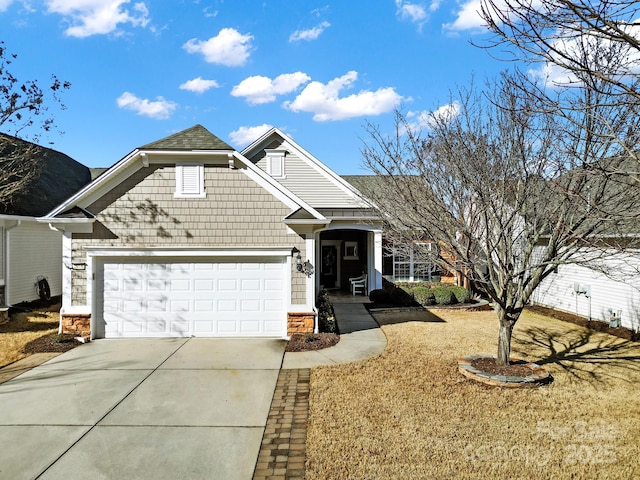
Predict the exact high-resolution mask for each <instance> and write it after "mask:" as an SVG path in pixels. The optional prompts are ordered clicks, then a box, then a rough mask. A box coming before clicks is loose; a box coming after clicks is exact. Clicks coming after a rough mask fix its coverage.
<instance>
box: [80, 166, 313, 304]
mask: <svg viewBox="0 0 640 480" xmlns="http://www.w3.org/2000/svg"><path fill="white" fill-rule="evenodd" d="M205 190H206V193H207V196H206V198H202V199H200V198H174V192H175V167H174V166H173V165H171V166H155V165H153V166H150V167H147V168H142V169H141V170H139V171H138V172H137V173H135V174H134V175H132V176H131V177H129V178H128V179H127V180H126V181H125V182H123V183H122V184H120V185H118V186H117V187H116V188H114V189H113V190H111V191H110V192H109V193H107V194H106V195H104V196H103V197H102V198H101V199H99V200H98V201H96V202H95V203H93V204H92V205H90V206H89V207H88V208H87V210H89V211H90V212H92V213H94V214H95V215H96V217H97V220H96V222H95V224H94V233H93V234H74V235H73V261H74V262H84V261H86V254H85V248H86V247H88V246H92V247H101V246H105V247H106V246H117V247H131V248H142V247H163V246H167V247H168V246H172V247H179V246H184V247H194V246H198V247H248V248H251V247H260V246H263V247H264V246H279V247H291V248H293V247H296V248H297V249H299V250H300V251H301V252H302V255H303V256H305V243H304V238H302V237H301V236H300V235H298V234H294V233H289V231H288V229H287V227H286V225H285V224H284V223H283V221H282V219H283V217H285V216H286V215H288V214H289V213H291V209H289V208H288V207H287V206H286V205H284V204H282V203H281V202H280V201H279V200H277V199H276V198H274V197H273V196H272V195H271V194H270V193H269V192H267V191H266V190H265V189H263V188H262V187H260V186H259V185H257V184H256V183H255V182H253V180H251V179H250V178H248V177H247V176H246V175H245V174H244V173H243V172H242V171H241V170H232V169H229V168H228V167H226V166H224V167H223V166H209V165H207V166H205ZM292 269H293V270H295V265H292ZM72 282H73V286H72V304H73V305H86V304H87V298H86V276H85V272H84V271H76V270H74V271H73V277H72ZM292 283H293V284H292V287H291V288H292V299H291V303H292V304H304V303H305V276H304V275H301V274H300V273H298V272H295V271H293V272H292Z"/></svg>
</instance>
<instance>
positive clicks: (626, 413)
mask: <svg viewBox="0 0 640 480" xmlns="http://www.w3.org/2000/svg"><path fill="white" fill-rule="evenodd" d="M434 313H436V314H437V315H438V317H440V320H444V322H442V321H440V322H424V321H422V322H420V321H409V322H403V321H402V318H401V317H399V315H402V314H401V313H400V314H399V313H396V314H392V315H384V316H383V315H380V318H379V319H380V320H381V323H384V324H385V325H384V326H383V327H382V328H383V331H384V333H385V335H386V336H387V340H388V346H387V349H386V350H385V352H384V353H383V354H382V355H380V356H379V357H376V358H372V359H369V360H365V361H362V362H357V363H353V364H346V365H338V366H333V367H319V368H316V369H313V370H312V376H311V393H310V417H309V426H308V436H307V465H306V467H307V476H306V478H307V479H309V480H311V479H314V480H315V479H458V478H469V479H497V478H499V479H569V478H571V479H625V480H626V479H637V478H640V467H639V466H638V464H639V463H640V397H639V396H638V391H639V386H640V345H639V344H637V343H632V342H629V341H625V340H622V339H619V338H617V337H612V336H609V335H607V334H602V333H596V332H591V331H588V330H586V329H584V328H582V327H579V326H576V325H573V324H570V323H564V322H560V321H558V320H555V319H551V318H549V317H544V316H542V315H539V314H535V313H531V312H525V313H524V314H523V317H522V318H521V320H520V321H519V322H518V324H517V325H516V330H515V332H514V340H513V349H512V351H513V355H514V356H517V357H519V358H523V359H526V360H530V361H531V360H532V361H536V362H537V363H539V364H542V365H543V366H544V368H546V369H547V370H548V371H549V372H550V373H551V374H552V375H553V377H554V381H553V382H552V383H551V384H549V385H547V386H544V387H539V388H533V389H506V388H499V387H489V386H485V385H483V384H479V383H477V382H474V381H473V380H468V379H466V378H465V377H463V376H462V375H460V374H459V373H458V371H457V363H456V359H457V357H460V356H464V355H467V354H473V353H491V354H493V353H495V350H496V342H497V328H498V324H497V319H496V317H495V314H494V313H493V312H491V311H489V312H460V311H454V310H448V311H442V310H438V311H434ZM432 319H433V320H438V318H433V317H432ZM414 320H415V318H414Z"/></svg>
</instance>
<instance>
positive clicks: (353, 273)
mask: <svg viewBox="0 0 640 480" xmlns="http://www.w3.org/2000/svg"><path fill="white" fill-rule="evenodd" d="M316 265H317V266H318V269H317V272H316V288H317V290H318V291H320V290H321V289H323V288H324V289H327V290H329V291H330V292H344V293H348V294H353V291H352V288H351V283H350V282H349V279H350V278H354V277H361V276H363V275H366V282H365V285H364V289H363V290H360V292H358V293H360V294H363V295H368V294H369V292H370V291H371V290H374V289H377V288H382V231H381V230H378V229H376V228H374V227H372V226H369V225H349V226H340V225H333V224H332V225H330V226H329V228H328V229H326V230H323V231H321V232H319V233H317V238H316Z"/></svg>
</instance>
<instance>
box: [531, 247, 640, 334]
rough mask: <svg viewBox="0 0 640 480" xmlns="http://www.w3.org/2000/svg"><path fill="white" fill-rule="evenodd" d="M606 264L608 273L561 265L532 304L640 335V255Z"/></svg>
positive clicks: (539, 290)
mask: <svg viewBox="0 0 640 480" xmlns="http://www.w3.org/2000/svg"><path fill="white" fill-rule="evenodd" d="M604 262H605V265H601V266H604V267H606V268H604V269H603V268H589V267H588V266H586V265H574V264H567V265H558V267H557V268H556V269H555V270H554V272H553V273H551V274H550V275H549V276H548V277H547V278H545V279H544V280H543V281H542V283H541V284H540V286H539V287H538V288H537V289H536V290H535V291H534V293H533V295H532V297H531V302H532V303H533V304H534V305H541V306H545V307H550V308H554V309H556V310H562V311H566V312H570V313H574V314H576V315H579V316H582V317H585V318H588V319H590V320H599V321H601V322H606V323H609V324H610V325H611V326H616V327H617V326H622V327H625V328H628V329H631V330H634V331H640V254H639V253H636V254H620V255H618V256H613V257H610V258H607V259H606V260H604ZM605 272H608V273H605Z"/></svg>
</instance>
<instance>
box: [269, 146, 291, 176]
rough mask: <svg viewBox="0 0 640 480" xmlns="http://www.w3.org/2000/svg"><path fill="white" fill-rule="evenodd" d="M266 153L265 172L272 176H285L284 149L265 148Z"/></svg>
mask: <svg viewBox="0 0 640 480" xmlns="http://www.w3.org/2000/svg"><path fill="white" fill-rule="evenodd" d="M265 152H266V153H267V173H268V174H269V175H271V176H272V177H273V178H285V177H286V175H285V170H284V157H285V154H286V153H287V152H286V150H265Z"/></svg>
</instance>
